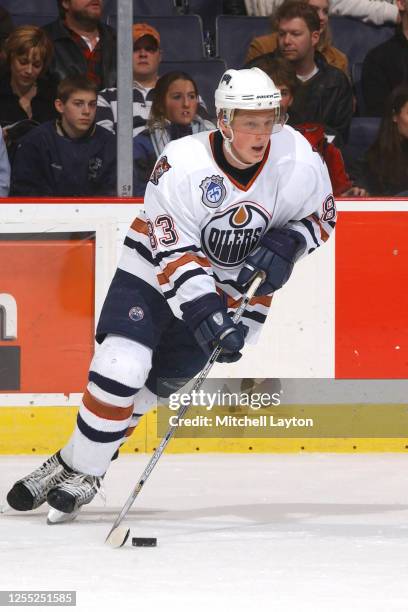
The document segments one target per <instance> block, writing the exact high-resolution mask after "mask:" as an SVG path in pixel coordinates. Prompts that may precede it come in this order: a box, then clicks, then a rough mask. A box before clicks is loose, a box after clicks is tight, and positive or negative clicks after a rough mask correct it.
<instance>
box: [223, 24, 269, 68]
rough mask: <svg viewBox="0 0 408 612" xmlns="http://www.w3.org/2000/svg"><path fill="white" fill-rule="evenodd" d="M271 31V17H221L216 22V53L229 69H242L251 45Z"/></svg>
mask: <svg viewBox="0 0 408 612" xmlns="http://www.w3.org/2000/svg"><path fill="white" fill-rule="evenodd" d="M270 31H271V24H270V19H269V17H248V16H246V15H243V16H241V15H220V16H219V17H217V21H216V53H217V56H218V57H222V58H223V59H224V60H225V62H226V64H227V67H228V68H242V66H243V65H244V63H245V57H246V54H247V51H248V47H249V43H250V42H251V40H252V39H253V38H254V37H255V36H262V35H263V34H268V33H269V32H270Z"/></svg>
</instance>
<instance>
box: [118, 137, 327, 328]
mask: <svg viewBox="0 0 408 612" xmlns="http://www.w3.org/2000/svg"><path fill="white" fill-rule="evenodd" d="M214 135H215V132H203V133H200V134H196V135H194V136H187V137H185V138H181V139H180V140H176V141H173V142H171V143H169V144H168V145H167V147H166V148H165V149H164V151H163V155H162V157H161V158H160V159H159V160H158V161H157V163H156V165H155V168H154V170H153V173H152V176H151V178H150V181H149V183H148V186H147V189H146V194H145V213H143V214H141V215H139V216H138V217H137V218H136V219H135V221H134V222H133V224H132V226H131V228H130V230H129V232H128V234H127V237H126V239H125V245H124V249H123V253H122V257H121V259H120V262H119V268H121V269H123V270H125V271H127V272H129V273H131V274H134V275H136V276H138V277H139V278H141V279H143V280H144V281H145V282H146V283H148V284H149V285H151V286H153V287H154V288H155V289H156V290H157V291H158V292H159V293H161V294H162V295H163V296H164V297H165V299H166V300H167V302H168V304H169V305H170V307H171V309H172V311H173V313H174V315H175V316H176V317H178V318H182V316H181V310H180V306H181V305H182V304H183V303H185V302H189V301H191V300H193V299H195V298H197V297H200V296H202V295H204V294H206V293H211V292H214V291H218V292H219V293H220V292H221V291H222V292H224V293H225V294H227V296H228V306H229V307H230V308H232V309H233V308H234V306H235V305H236V302H237V300H239V298H240V296H241V292H240V290H239V287H238V285H237V284H236V279H237V276H238V274H239V272H240V270H241V268H242V265H243V262H244V261H245V258H246V257H247V256H248V254H249V253H250V252H251V251H252V250H253V249H254V248H255V247H256V246H257V244H258V242H259V239H260V238H261V236H262V235H263V234H264V233H265V232H266V231H268V230H269V229H271V228H273V227H284V226H286V227H290V228H292V229H295V230H296V231H298V232H300V233H302V234H303V235H304V237H305V238H306V242H307V249H306V252H305V254H307V253H311V252H312V251H313V250H314V249H316V248H317V247H319V246H320V245H321V244H322V243H323V242H325V241H326V240H327V238H328V236H329V234H330V233H331V231H332V230H333V228H334V225H335V221H336V208H335V202H334V199H333V195H332V189H331V184H330V179H329V175H328V171H327V168H326V166H325V164H324V162H323V161H322V160H321V158H320V156H319V154H318V153H316V152H315V151H313V149H312V148H311V146H310V144H309V143H308V142H307V141H306V139H305V138H303V136H302V135H301V134H299V133H298V132H296V131H295V130H293V129H292V128H290V127H288V126H285V127H284V128H283V129H282V131H281V132H279V133H277V134H273V135H272V136H271V141H270V144H269V148H268V150H267V152H266V154H265V157H264V160H263V162H262V164H261V166H260V167H259V170H258V172H257V174H256V175H255V176H254V177H253V178H252V180H251V181H250V183H249V184H247V185H246V186H243V185H240V184H239V183H237V181H236V180H235V179H234V178H233V177H231V176H229V175H228V174H226V173H225V172H224V171H223V170H222V169H221V168H220V167H219V166H218V165H217V163H216V161H215V158H214V154H213V141H214ZM270 303H271V296H262V297H258V298H254V299H253V300H252V301H251V304H250V306H249V307H248V309H247V311H246V312H245V317H244V318H245V323H246V324H247V325H249V327H250V332H251V331H252V332H256V331H258V330H259V328H260V324H262V323H263V322H264V321H265V319H266V315H267V313H268V309H269V306H270ZM250 335H251V336H253V334H250Z"/></svg>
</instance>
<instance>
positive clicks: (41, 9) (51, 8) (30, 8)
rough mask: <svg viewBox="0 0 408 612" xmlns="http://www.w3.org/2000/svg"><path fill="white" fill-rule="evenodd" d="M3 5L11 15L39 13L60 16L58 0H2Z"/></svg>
mask: <svg viewBox="0 0 408 612" xmlns="http://www.w3.org/2000/svg"><path fill="white" fill-rule="evenodd" d="M1 6H2V7H3V8H5V9H7V10H8V12H9V13H10V14H11V15H13V16H14V15H22V14H25V13H27V14H29V15H30V14H37V15H48V16H49V15H52V16H53V19H55V17H57V16H58V4H57V0H1Z"/></svg>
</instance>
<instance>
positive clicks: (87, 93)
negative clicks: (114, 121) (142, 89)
mask: <svg viewBox="0 0 408 612" xmlns="http://www.w3.org/2000/svg"><path fill="white" fill-rule="evenodd" d="M96 99H97V87H96V85H95V83H93V82H92V81H89V79H87V77H86V76H85V75H76V76H71V77H67V78H65V79H63V80H62V81H61V83H60V84H59V86H58V91H57V99H56V101H55V107H56V109H57V111H58V113H59V115H60V118H59V119H57V120H56V121H48V122H47V123H43V124H42V125H40V126H39V127H37V128H34V129H33V130H31V132H30V133H29V134H27V136H25V137H24V138H23V139H22V140H21V141H20V143H19V145H18V147H17V151H16V153H15V156H14V160H13V164H12V172H11V189H10V194H11V195H14V196H47V197H83V196H108V195H114V194H115V193H116V147H115V138H114V136H112V134H111V133H110V132H108V130H104V129H103V128H101V127H100V126H99V125H95V114H96Z"/></svg>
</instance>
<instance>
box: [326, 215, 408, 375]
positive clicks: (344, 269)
mask: <svg viewBox="0 0 408 612" xmlns="http://www.w3.org/2000/svg"><path fill="white" fill-rule="evenodd" d="M407 236H408V212H397V213H396V212H340V214H339V221H338V224H337V227H336V265H335V273H336V310H335V338H336V342H335V375H336V378H407V375H408V289H407V288H408V241H407Z"/></svg>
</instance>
